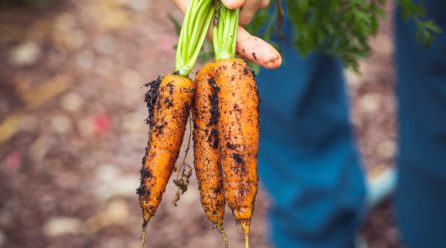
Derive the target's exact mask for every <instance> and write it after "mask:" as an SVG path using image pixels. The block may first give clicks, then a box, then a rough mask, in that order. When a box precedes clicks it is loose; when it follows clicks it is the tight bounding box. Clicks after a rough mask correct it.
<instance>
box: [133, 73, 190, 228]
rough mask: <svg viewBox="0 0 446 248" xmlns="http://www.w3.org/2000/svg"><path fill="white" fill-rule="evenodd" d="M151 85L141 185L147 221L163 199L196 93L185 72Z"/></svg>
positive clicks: (142, 201)
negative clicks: (148, 129) (148, 132)
mask: <svg viewBox="0 0 446 248" xmlns="http://www.w3.org/2000/svg"><path fill="white" fill-rule="evenodd" d="M151 87H153V88H152V89H151V90H150V91H149V92H148V94H147V95H146V101H147V105H148V107H149V113H150V114H149V124H150V134H149V142H148V146H147V148H146V154H145V156H144V158H143V167H142V169H141V185H140V187H139V188H138V194H139V201H140V205H141V208H142V210H143V217H144V224H147V222H148V221H149V220H150V218H151V217H152V216H153V215H154V214H155V211H156V209H157V208H158V206H159V204H160V202H161V198H162V194H163V192H164V191H165V189H166V185H167V182H168V181H169V177H170V175H171V174H172V170H173V168H174V166H175V161H176V159H177V157H178V153H179V151H180V148H181V143H182V141H183V136H184V131H185V128H186V123H187V118H188V116H189V111H190V108H191V106H192V102H193V97H194V84H193V82H192V80H190V79H189V78H187V77H184V76H179V75H168V76H166V77H164V78H163V79H162V80H161V81H160V80H158V81H157V82H154V83H152V85H151Z"/></svg>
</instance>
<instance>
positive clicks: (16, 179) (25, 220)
mask: <svg viewBox="0 0 446 248" xmlns="http://www.w3.org/2000/svg"><path fill="white" fill-rule="evenodd" d="M155 2H156V3H155ZM168 14H171V15H174V16H180V13H179V12H178V11H177V10H176V9H175V8H174V7H173V6H172V4H171V3H169V1H146V0H134V1H123V0H109V1H102V0H79V1H59V2H56V3H55V4H54V5H51V6H50V7H49V8H42V9H39V10H35V9H27V8H23V7H20V8H19V7H6V6H2V7H1V8H0V33H1V34H2V35H1V36H0V54H1V56H0V80H1V82H0V247H8V248H18V247H20V248H28V247H48V248H58V247H64V248H71V247H73V248H74V247H95V248H96V247H107V248H113V247H129V248H133V247H135V248H136V247H138V246H139V240H138V237H139V232H140V225H141V213H140V209H139V206H138V203H137V196H136V194H135V193H136V191H135V189H136V188H137V186H138V184H139V180H138V179H139V168H140V163H141V157H142V155H143V152H144V148H145V143H146V141H147V130H148V129H147V126H146V124H145V122H144V119H145V118H146V115H147V110H146V108H145V104H144V102H143V99H144V93H145V91H146V89H145V88H144V87H142V85H143V84H144V83H145V82H147V81H149V80H152V79H155V78H156V77H157V76H158V75H164V74H166V73H168V72H170V71H172V67H173V62H174V55H175V51H174V49H173V47H174V45H175V42H176V36H175V32H174V30H173V27H172V25H171V23H170V22H169V19H168V17H167V16H168ZM389 20H390V19H388V20H387V21H386V22H385V23H383V25H382V29H381V32H380V33H379V35H378V36H377V37H375V38H373V39H372V44H373V46H374V53H373V55H372V57H370V58H369V59H367V60H365V61H364V62H362V64H361V71H362V74H361V75H355V74H352V73H348V75H349V76H348V79H349V80H348V81H349V89H350V91H349V92H350V96H351V103H352V106H353V110H352V116H353V117H352V122H353V123H354V125H355V128H356V135H357V137H358V143H359V147H360V150H361V153H362V154H363V157H364V162H365V164H366V166H365V168H366V169H367V170H369V171H370V170H372V169H376V168H380V167H383V166H384V167H386V166H392V165H393V161H394V155H395V152H396V151H395V138H396V137H395V121H394V114H395V110H394V105H395V104H394V97H393V87H394V85H393V81H394V76H393V74H394V73H393V62H392V55H393V47H392V42H391V27H390V26H389V24H388V22H389ZM188 159H189V161H191V157H189V158H188ZM196 188H197V185H196V182H195V180H193V181H192V182H191V185H190V187H189V190H188V192H187V193H186V194H185V195H184V196H183V197H182V199H181V201H180V202H179V206H178V207H173V206H172V205H171V201H172V199H173V198H174V195H175V190H176V189H175V187H174V186H172V184H170V186H169V187H168V190H167V192H166V194H165V196H164V199H163V202H162V204H161V207H160V208H159V210H158V212H157V215H156V217H155V218H154V219H153V221H152V222H151V223H150V227H149V233H148V236H147V243H148V244H149V245H148V247H171V248H175V247H182V248H186V247H222V241H221V238H220V236H219V234H218V232H217V231H216V230H214V229H213V228H212V226H211V224H210V223H209V221H207V219H206V218H205V217H204V215H203V212H202V209H201V206H200V204H199V196H198V192H197V189H196ZM257 199H258V200H257V204H256V211H255V216H254V220H253V231H252V247H256V248H262V247H265V248H266V247H271V246H270V245H269V244H268V238H267V237H268V235H267V231H268V227H267V219H266V213H267V208H268V196H267V194H266V193H265V192H264V191H263V190H262V191H261V192H260V193H259V194H258V198H257ZM391 206H392V204H391V202H388V203H386V204H384V205H383V206H381V207H380V208H379V209H378V210H376V211H374V212H373V214H372V215H371V216H370V217H369V218H368V220H367V221H366V224H365V225H364V226H363V228H362V233H363V234H364V235H365V237H366V239H367V240H368V241H369V244H370V247H372V248H374V247H376V248H378V247H379V248H381V247H383V248H385V247H400V244H399V243H400V242H399V237H398V233H397V231H396V229H395V227H394V224H393V221H392V219H393V218H392V210H391ZM227 213H229V211H227ZM225 227H226V230H227V232H228V235H229V238H230V240H231V244H232V247H241V246H242V236H241V233H240V231H239V229H238V227H236V226H235V224H234V223H233V221H232V217H231V216H230V214H227V216H226V224H225Z"/></svg>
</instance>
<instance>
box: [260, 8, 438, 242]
mask: <svg viewBox="0 0 446 248" xmlns="http://www.w3.org/2000/svg"><path fill="white" fill-rule="evenodd" d="M426 3H427V5H428V11H429V12H430V17H432V18H434V19H435V20H436V21H437V22H438V23H439V24H441V25H442V26H443V28H444V30H445V32H446V25H445V17H442V12H444V11H445V10H446V2H443V3H441V1H433V0H432V1H426ZM284 25H285V27H284V29H285V33H288V34H291V28H290V24H289V23H288V22H285V24H284ZM397 30H398V31H397V62H398V79H399V81H398V85H399V87H398V91H397V93H398V99H399V122H400V143H399V144H400V154H399V165H400V167H399V168H400V178H399V179H400V180H399V183H398V194H397V210H398V223H399V224H400V227H401V230H402V231H403V237H404V241H405V243H406V245H407V246H408V247H410V248H412V247H414V248H418V247H422V248H424V247H426V248H429V247H446V240H445V239H446V214H444V213H443V212H444V210H446V194H445V193H443V192H446V40H445V35H444V34H443V35H441V36H440V37H438V39H437V41H436V42H435V43H434V44H433V46H432V48H431V49H430V50H428V49H425V48H424V47H423V45H421V44H418V43H417V42H416V40H415V34H414V27H413V24H406V23H403V22H401V21H398V22H397ZM276 41H277V42H278V43H279V45H280V47H281V51H282V54H283V55H284V64H283V65H282V67H281V68H280V69H278V70H273V71H268V70H264V71H262V72H261V73H260V75H259V77H258V85H259V90H260V94H261V98H262V103H261V108H260V110H261V142H260V152H259V172H260V178H261V180H262V182H263V184H264V185H265V187H266V189H267V190H268V192H269V193H270V195H271V198H272V200H273V204H272V207H271V211H270V220H271V226H272V228H271V239H272V242H273V244H274V245H275V247H277V248H290V247H296V248H300V247H311V248H312V247H318V248H319V247H329V248H337V247H340V248H345V247H351V245H352V242H353V237H354V233H355V230H356V228H357V226H358V224H359V223H360V221H361V220H362V218H361V217H362V216H363V212H364V195H365V189H364V183H363V173H362V171H361V168H360V160H359V156H358V152H357V150H356V148H355V147H356V146H355V143H354V141H353V137H352V130H351V126H350V122H349V116H348V108H347V96H346V90H345V80H344V78H343V75H342V68H341V65H340V64H339V62H338V61H336V60H335V59H333V58H330V57H328V56H324V55H320V54H314V55H311V56H309V57H307V58H301V57H300V56H299V54H298V52H297V51H296V50H295V49H294V48H293V46H292V43H291V39H290V38H289V37H287V38H286V39H285V40H279V39H276ZM441 234H443V235H441ZM430 242H431V243H430Z"/></svg>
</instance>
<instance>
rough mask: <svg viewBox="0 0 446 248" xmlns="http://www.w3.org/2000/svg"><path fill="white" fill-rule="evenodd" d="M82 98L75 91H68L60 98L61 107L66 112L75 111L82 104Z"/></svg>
mask: <svg viewBox="0 0 446 248" xmlns="http://www.w3.org/2000/svg"><path fill="white" fill-rule="evenodd" d="M83 104H84V100H83V99H82V98H81V97H80V96H79V95H78V94H76V93H68V94H66V95H65V96H64V98H63V99H62V108H63V109H64V110H65V111H68V112H77V111H79V109H80V108H81V107H82V106H83Z"/></svg>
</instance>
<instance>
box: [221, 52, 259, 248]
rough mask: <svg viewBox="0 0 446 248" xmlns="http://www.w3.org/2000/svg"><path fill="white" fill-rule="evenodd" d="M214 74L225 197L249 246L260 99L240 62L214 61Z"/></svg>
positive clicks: (250, 75)
mask: <svg viewBox="0 0 446 248" xmlns="http://www.w3.org/2000/svg"><path fill="white" fill-rule="evenodd" d="M216 71H217V77H216V84H217V86H218V87H219V89H220V91H219V93H218V103H219V104H218V111H219V113H220V119H219V122H218V137H219V140H220V162H221V164H222V167H223V175H224V189H225V197H226V201H227V202H228V205H229V207H230V208H231V209H232V212H233V215H234V218H235V220H236V221H237V222H238V223H239V224H240V226H241V227H242V230H243V232H244V235H245V240H246V246H248V242H249V241H248V240H249V233H250V223H251V217H252V214H253V211H254V202H255V197H256V194H257V184H258V176H257V154H258V144H259V114H258V107H259V97H258V93H257V88H256V83H255V80H254V76H253V73H252V72H251V70H250V69H249V67H248V65H247V64H246V63H245V62H244V61H243V60H241V59H226V60H220V61H217V62H216Z"/></svg>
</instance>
